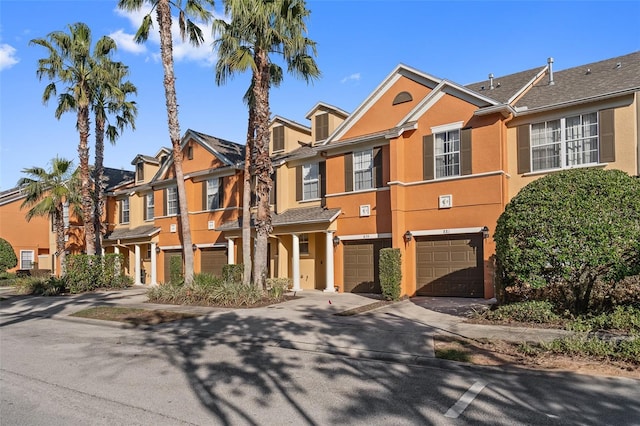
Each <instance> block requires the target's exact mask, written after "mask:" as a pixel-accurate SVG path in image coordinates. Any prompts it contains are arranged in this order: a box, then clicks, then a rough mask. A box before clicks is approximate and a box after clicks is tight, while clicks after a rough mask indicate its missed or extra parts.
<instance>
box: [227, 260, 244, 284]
mask: <svg viewBox="0 0 640 426" xmlns="http://www.w3.org/2000/svg"><path fill="white" fill-rule="evenodd" d="M243 275H244V265H243V264H242V263H238V264H232V265H228V264H227V265H223V266H222V280H223V281H229V282H241V281H242V277H243Z"/></svg>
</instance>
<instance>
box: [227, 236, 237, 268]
mask: <svg viewBox="0 0 640 426" xmlns="http://www.w3.org/2000/svg"><path fill="white" fill-rule="evenodd" d="M227 263H228V264H229V265H233V264H234V263H236V254H235V241H233V238H227Z"/></svg>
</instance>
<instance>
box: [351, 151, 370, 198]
mask: <svg viewBox="0 0 640 426" xmlns="http://www.w3.org/2000/svg"><path fill="white" fill-rule="evenodd" d="M372 172H373V150H371V149H367V150H365V151H359V152H354V153H353V189H354V190H355V191H360V190H363V189H370V188H373V173H372Z"/></svg>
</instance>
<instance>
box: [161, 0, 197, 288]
mask: <svg viewBox="0 0 640 426" xmlns="http://www.w3.org/2000/svg"><path fill="white" fill-rule="evenodd" d="M156 12H157V19H158V26H159V27H160V54H161V56H162V67H163V69H164V93H165V101H166V105H167V118H168V124H169V138H170V139H171V145H172V147H173V167H174V170H175V174H176V183H177V187H178V205H179V208H180V225H181V227H180V235H181V237H182V252H183V254H184V283H185V285H191V284H192V283H193V250H192V248H191V245H192V242H191V227H190V226H189V209H188V205H187V192H186V190H185V185H184V173H183V172H182V149H181V147H180V123H179V121H178V99H177V96H176V86H175V76H174V72H173V46H172V39H171V8H170V5H169V0H159V1H158V4H157V10H156Z"/></svg>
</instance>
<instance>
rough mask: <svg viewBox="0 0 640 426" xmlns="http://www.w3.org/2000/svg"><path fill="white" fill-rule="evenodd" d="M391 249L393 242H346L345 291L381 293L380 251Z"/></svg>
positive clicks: (387, 240) (388, 240) (386, 240)
mask: <svg viewBox="0 0 640 426" xmlns="http://www.w3.org/2000/svg"><path fill="white" fill-rule="evenodd" d="M384 247H391V240H390V239H384V240H373V241H366V242H363V241H354V242H350V241H345V243H344V291H347V292H352V293H380V292H381V290H380V279H379V277H378V263H379V258H380V249H381V248H384Z"/></svg>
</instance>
